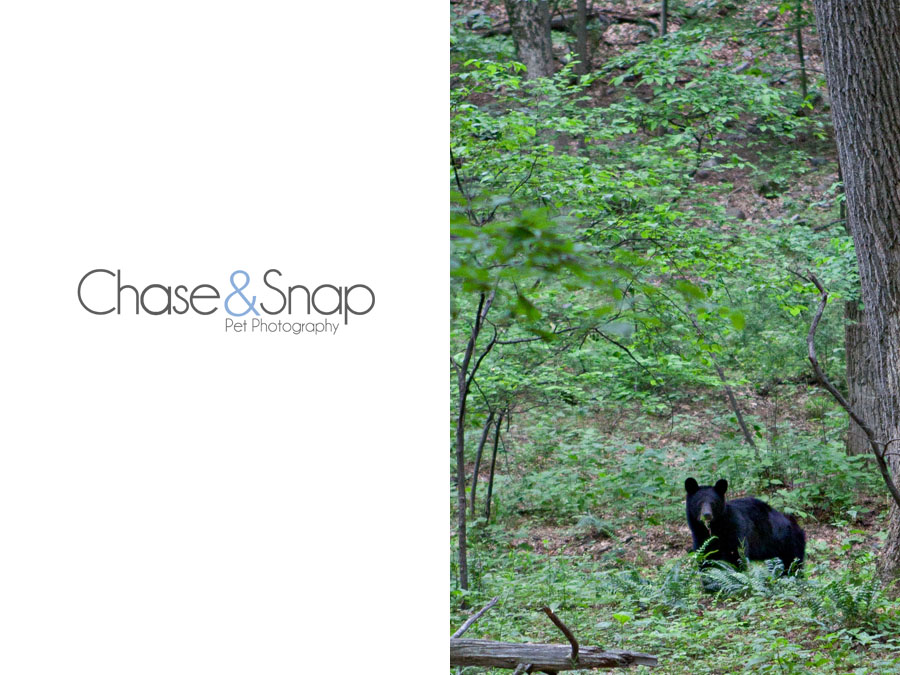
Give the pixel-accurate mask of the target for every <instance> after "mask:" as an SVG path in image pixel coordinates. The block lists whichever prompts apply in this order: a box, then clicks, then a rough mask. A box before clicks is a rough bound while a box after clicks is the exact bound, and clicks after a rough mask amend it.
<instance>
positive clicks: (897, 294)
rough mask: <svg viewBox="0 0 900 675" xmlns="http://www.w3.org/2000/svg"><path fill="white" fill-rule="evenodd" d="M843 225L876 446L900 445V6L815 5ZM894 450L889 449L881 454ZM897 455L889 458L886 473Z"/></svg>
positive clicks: (898, 542) (884, 2) (894, 541)
mask: <svg viewBox="0 0 900 675" xmlns="http://www.w3.org/2000/svg"><path fill="white" fill-rule="evenodd" d="M815 9H816V22H817V24H818V30H819V36H820V39H821V43H822V51H823V54H824V57H825V74H826V78H827V82H828V90H829V93H830V95H831V111H832V117H833V119H834V130H835V137H836V139H837V146H838V154H839V157H840V165H841V169H842V170H843V176H844V190H845V193H846V196H847V219H848V225H849V228H850V233H851V234H852V235H853V241H854V244H855V246H856V258H857V263H858V265H859V277H860V283H861V288H862V300H863V303H864V305H865V319H866V325H867V326H868V334H869V336H870V337H871V339H870V340H869V349H868V350H867V352H868V356H869V363H870V368H869V373H868V378H869V380H868V381H869V382H870V383H871V387H872V392H873V394H874V395H875V397H876V405H874V407H873V408H872V410H871V411H868V412H869V413H870V414H871V419H872V423H873V424H872V426H873V428H874V431H875V434H876V435H877V436H878V437H879V440H880V441H882V442H887V441H889V440H891V439H895V438H900V191H898V186H900V106H898V104H897V102H898V101H900V3H897V2H896V0H855V1H853V2H850V1H849V0H817V2H816V4H815ZM897 450H900V448H898V446H897V444H896V443H892V444H891V445H889V446H888V448H887V451H888V452H895V451H897ZM898 458H900V455H898V454H891V455H889V456H888V461H889V463H890V469H891V473H892V474H893V475H894V476H897V475H898V472H900V459H898ZM879 569H880V572H881V574H882V576H883V577H884V578H885V579H888V580H891V579H894V578H896V577H897V576H898V572H900V509H898V508H897V506H896V505H892V506H891V513H890V520H889V524H888V537H887V541H886V542H885V546H884V549H883V551H882V553H881V557H880V559H879Z"/></svg>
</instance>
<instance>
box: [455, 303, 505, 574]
mask: <svg viewBox="0 0 900 675" xmlns="http://www.w3.org/2000/svg"><path fill="white" fill-rule="evenodd" d="M493 302H494V292H493V291H492V292H491V294H490V295H489V296H487V297H485V295H484V293H482V294H481V296H480V297H479V299H478V309H477V310H476V312H475V321H474V323H473V324H472V331H471V333H469V341H468V342H467V343H466V351H465V353H464V354H463V360H462V363H461V364H459V365H458V366H457V383H458V389H459V401H458V404H457V414H456V507H457V510H458V512H459V513H458V514H457V538H458V544H459V587H460V588H461V589H463V590H468V588H469V564H468V558H467V552H466V401H467V400H468V398H469V385H470V384H471V383H472V378H474V377H475V371H476V370H477V369H478V366H479V364H480V363H481V359H483V358H484V357H485V356H486V355H487V353H488V352H489V351H490V349H491V347H493V345H494V340H491V343H490V344H489V345H488V346H487V349H485V351H484V352H483V353H482V355H481V357H479V359H478V360H477V361H476V362H475V365H474V366H473V367H472V368H471V372H470V368H469V366H470V365H471V364H472V355H473V354H474V353H475V346H476V344H477V343H478V336H479V335H480V334H481V329H482V327H483V326H484V320H485V318H486V317H487V314H488V312H489V311H490V309H491V304H492V303H493ZM495 337H496V336H495Z"/></svg>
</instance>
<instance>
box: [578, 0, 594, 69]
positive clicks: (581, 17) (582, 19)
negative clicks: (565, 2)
mask: <svg viewBox="0 0 900 675" xmlns="http://www.w3.org/2000/svg"><path fill="white" fill-rule="evenodd" d="M575 9H576V12H575V49H576V51H577V52H578V53H577V54H576V58H577V59H578V63H577V64H575V74H576V75H585V74H587V73H588V72H589V71H590V65H591V55H590V54H588V32H587V14H588V13H587V0H577V1H576V3H575Z"/></svg>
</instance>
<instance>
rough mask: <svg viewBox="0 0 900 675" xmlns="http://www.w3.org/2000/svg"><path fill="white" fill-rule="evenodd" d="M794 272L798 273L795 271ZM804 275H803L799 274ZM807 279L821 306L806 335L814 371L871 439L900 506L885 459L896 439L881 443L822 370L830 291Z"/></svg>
mask: <svg viewBox="0 0 900 675" xmlns="http://www.w3.org/2000/svg"><path fill="white" fill-rule="evenodd" d="M794 274H797V273H796V272H794ZM798 276H802V275H798ZM805 278H806V280H807V281H809V282H810V283H811V284H813V285H814V286H815V287H816V289H817V290H818V291H819V296H820V300H819V307H818V309H817V310H816V315H815V316H814V317H813V320H812V323H811V324H810V326H809V333H808V334H807V336H806V347H807V350H808V352H809V362H810V363H811V364H812V367H813V371H814V372H815V374H816V377H817V378H818V380H819V382H821V383H822V386H823V387H825V389H826V390H827V391H828V393H829V394H831V396H832V398H834V400H835V401H837V402H838V403H839V404H840V406H841V407H842V408H843V409H844V410H846V411H847V414H848V415H850V419H852V420H853V421H854V422H856V424H857V425H858V426H859V428H860V429H862V431H863V433H864V434H865V435H866V438H867V439H869V445H870V446H872V453H873V454H874V455H875V461H876V462H877V463H878V470H879V471H880V472H881V477H882V478H883V479H884V484H885V485H886V486H887V489H888V492H890V493H891V497H892V498H893V500H894V503H895V504H896V505H897V506H898V507H900V490H897V486H896V485H895V484H894V480H893V478H891V472H890V469H889V468H888V465H887V462H886V461H885V450H886V449H887V446H888V444H889V443H891V442H892V441H894V440H896V439H891V441H888V442H887V443H881V442H880V441H879V440H878V439H877V437H876V436H875V432H874V431H873V430H872V427H870V426H869V425H868V424H866V423H865V421H864V420H863V418H862V417H860V416H859V414H858V413H857V412H856V411H855V410H854V409H853V408H852V407H851V406H850V404H849V403H848V402H847V399H845V398H844V395H843V394H841V392H839V391H838V390H837V389H836V388H835V386H834V385H833V384H831V380H829V379H828V376H827V375H825V373H824V372H823V371H822V368H821V367H820V366H819V359H818V357H817V356H816V342H815V340H816V329H817V328H818V327H819V321H821V319H822V313H823V312H824V311H825V305H826V304H828V291H826V290H825V288H824V287H823V286H822V284H821V283H820V282H819V280H818V279H817V278H816V275H814V274H813V273H812V272H810V273H809V274H808V275H807V276H806V277H805Z"/></svg>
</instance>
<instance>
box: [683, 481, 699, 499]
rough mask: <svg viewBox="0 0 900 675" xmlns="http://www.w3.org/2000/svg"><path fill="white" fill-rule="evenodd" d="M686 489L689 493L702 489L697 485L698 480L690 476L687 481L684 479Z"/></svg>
mask: <svg viewBox="0 0 900 675" xmlns="http://www.w3.org/2000/svg"><path fill="white" fill-rule="evenodd" d="M684 489H685V491H686V492H687V493H688V494H689V495H692V494H694V493H695V492H696V491H697V490H699V489H700V486H699V485H697V481H695V480H694V479H693V478H688V479H687V480H686V481H684Z"/></svg>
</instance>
